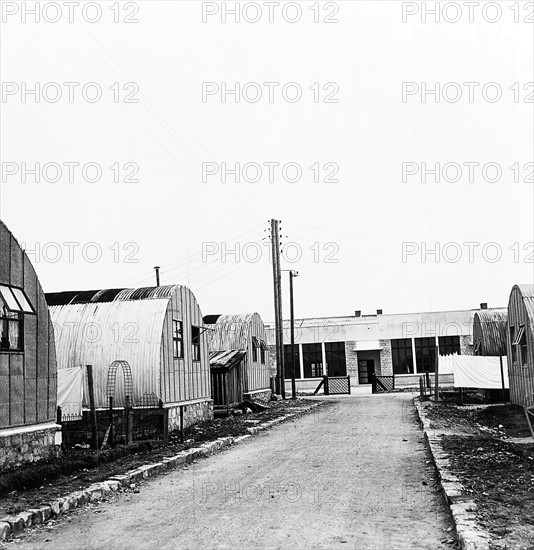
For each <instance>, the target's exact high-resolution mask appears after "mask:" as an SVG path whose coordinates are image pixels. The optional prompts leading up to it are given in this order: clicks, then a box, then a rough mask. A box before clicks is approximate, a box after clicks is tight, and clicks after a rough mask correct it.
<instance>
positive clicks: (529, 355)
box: [507, 285, 534, 407]
mask: <svg viewBox="0 0 534 550" xmlns="http://www.w3.org/2000/svg"><path fill="white" fill-rule="evenodd" d="M507 345H508V375H509V378H510V401H511V402H512V403H514V404H516V405H522V406H527V407H530V406H532V405H534V285H515V286H514V287H513V288H512V292H511V293H510V299H509V301H508V334H507Z"/></svg>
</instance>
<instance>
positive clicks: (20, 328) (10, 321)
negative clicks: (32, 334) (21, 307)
mask: <svg viewBox="0 0 534 550" xmlns="http://www.w3.org/2000/svg"><path fill="white" fill-rule="evenodd" d="M4 311H5V313H6V314H7V315H6V314H4ZM9 315H16V317H10V316H9ZM4 324H5V326H6V328H7V332H8V339H7V340H8V342H9V327H10V326H11V325H15V326H17V336H18V338H17V344H18V345H17V347H16V348H11V347H10V348H3V347H1V341H2V335H3V331H4ZM0 327H1V330H0V353H24V314H22V313H20V312H18V311H11V310H9V309H8V308H7V306H6V307H0Z"/></svg>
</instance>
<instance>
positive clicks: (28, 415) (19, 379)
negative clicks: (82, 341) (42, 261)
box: [0, 222, 57, 428]
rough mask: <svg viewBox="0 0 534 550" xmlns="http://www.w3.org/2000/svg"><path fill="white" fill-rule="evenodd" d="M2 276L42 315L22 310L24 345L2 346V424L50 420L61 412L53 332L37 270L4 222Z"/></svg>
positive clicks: (0, 243) (0, 242) (0, 226)
mask: <svg viewBox="0 0 534 550" xmlns="http://www.w3.org/2000/svg"><path fill="white" fill-rule="evenodd" d="M0 282H2V283H4V284H7V285H12V286H17V287H20V288H23V289H24V291H25V292H26V295H27V296H28V298H29V300H30V302H31V303H32V305H33V306H34V308H35V310H36V313H37V315H31V314H23V317H24V318H23V323H24V351H23V352H22V353H19V352H0V428H7V427H16V426H26V425H31V424H38V423H43V422H49V421H51V420H54V419H55V416H56V399H57V397H56V393H57V392H56V387H57V373H56V356H55V346H54V334H53V329H52V323H51V321H50V314H49V312H48V306H47V304H46V300H45V296H44V293H43V290H42V288H41V285H40V283H39V280H38V278H37V275H36V273H35V270H34V268H33V266H32V264H31V262H30V260H29V258H28V256H27V255H26V254H25V253H24V252H23V250H22V249H21V247H20V245H19V244H18V242H17V240H16V239H15V238H14V236H13V235H12V234H11V232H10V231H9V229H7V227H6V226H5V225H4V224H3V223H2V222H0Z"/></svg>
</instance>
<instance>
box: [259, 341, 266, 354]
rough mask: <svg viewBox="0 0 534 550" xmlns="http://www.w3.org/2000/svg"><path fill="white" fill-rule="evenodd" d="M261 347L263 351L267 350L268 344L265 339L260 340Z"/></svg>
mask: <svg viewBox="0 0 534 550" xmlns="http://www.w3.org/2000/svg"><path fill="white" fill-rule="evenodd" d="M260 347H261V349H262V350H263V351H267V344H266V343H265V342H264V341H263V340H261V341H260Z"/></svg>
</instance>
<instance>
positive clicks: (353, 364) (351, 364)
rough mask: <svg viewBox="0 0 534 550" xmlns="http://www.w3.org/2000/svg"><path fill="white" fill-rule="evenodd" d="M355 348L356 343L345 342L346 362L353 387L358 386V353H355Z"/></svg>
mask: <svg viewBox="0 0 534 550" xmlns="http://www.w3.org/2000/svg"><path fill="white" fill-rule="evenodd" d="M355 347H356V342H353V341H350V342H345V361H346V364H347V375H348V376H350V384H351V386H354V385H357V384H358V353H357V352H356V351H353V350H354V348H355Z"/></svg>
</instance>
